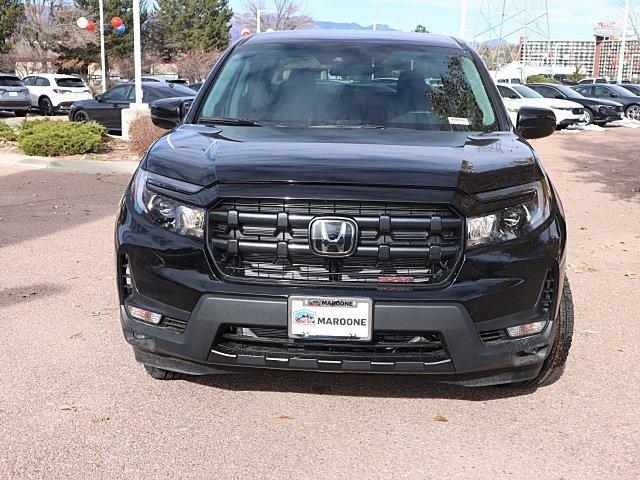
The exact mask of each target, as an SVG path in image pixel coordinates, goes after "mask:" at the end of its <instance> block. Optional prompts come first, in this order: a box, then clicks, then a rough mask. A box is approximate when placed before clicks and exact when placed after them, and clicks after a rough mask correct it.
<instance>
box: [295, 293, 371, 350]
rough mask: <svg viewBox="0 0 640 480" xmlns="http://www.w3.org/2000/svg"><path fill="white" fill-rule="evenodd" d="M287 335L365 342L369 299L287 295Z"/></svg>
mask: <svg viewBox="0 0 640 480" xmlns="http://www.w3.org/2000/svg"><path fill="white" fill-rule="evenodd" d="M287 316H288V319H287V324H288V333H289V338H293V339H305V340H344V341H356V342H369V341H371V339H372V333H373V300H371V299H370V298H361V297H315V296H291V297H289V306H288V314H287Z"/></svg>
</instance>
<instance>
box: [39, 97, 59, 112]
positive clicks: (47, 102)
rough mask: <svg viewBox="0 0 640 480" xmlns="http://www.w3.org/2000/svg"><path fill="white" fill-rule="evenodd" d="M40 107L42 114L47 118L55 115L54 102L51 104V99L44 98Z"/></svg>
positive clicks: (40, 102) (40, 101)
mask: <svg viewBox="0 0 640 480" xmlns="http://www.w3.org/2000/svg"><path fill="white" fill-rule="evenodd" d="M38 107H39V108H40V113H42V115H44V116H45V117H51V116H53V114H54V113H55V112H54V109H53V102H51V99H50V98H49V97H42V98H41V99H40V100H39V101H38Z"/></svg>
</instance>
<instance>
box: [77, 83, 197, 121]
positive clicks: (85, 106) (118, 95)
mask: <svg viewBox="0 0 640 480" xmlns="http://www.w3.org/2000/svg"><path fill="white" fill-rule="evenodd" d="M195 95H196V92H194V91H193V90H191V89H190V88H189V87H187V86H185V85H177V84H173V83H162V82H158V83H143V84H142V101H143V102H144V103H148V104H151V103H153V102H155V101H156V100H160V99H162V98H174V97H195ZM134 101H135V87H134V84H133V83H121V84H119V85H116V86H115V87H112V88H110V89H109V90H107V91H106V92H104V93H103V94H102V95H96V98H95V99H91V100H83V101H81V102H76V103H74V104H73V106H72V107H71V110H70V111H69V120H71V121H73V122H89V121H94V122H98V123H100V124H102V125H104V126H105V127H106V128H107V130H109V131H111V132H121V130H122V120H121V110H122V109H123V108H128V107H129V104H131V103H133V102H134Z"/></svg>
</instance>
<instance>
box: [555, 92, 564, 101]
mask: <svg viewBox="0 0 640 480" xmlns="http://www.w3.org/2000/svg"><path fill="white" fill-rule="evenodd" d="M556 98H559V99H560V100H563V99H564V95H562V94H561V93H556Z"/></svg>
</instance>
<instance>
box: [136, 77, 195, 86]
mask: <svg viewBox="0 0 640 480" xmlns="http://www.w3.org/2000/svg"><path fill="white" fill-rule="evenodd" d="M142 81H143V82H158V83H177V84H180V85H186V84H187V83H189V82H187V81H186V80H184V79H183V78H173V79H169V78H166V77H163V76H161V75H143V76H142Z"/></svg>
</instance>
